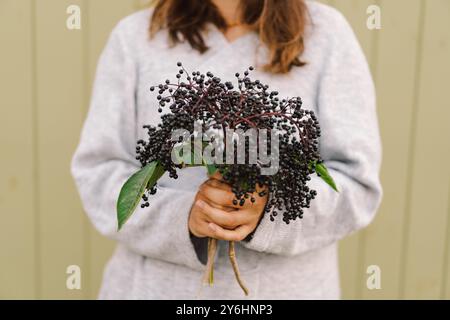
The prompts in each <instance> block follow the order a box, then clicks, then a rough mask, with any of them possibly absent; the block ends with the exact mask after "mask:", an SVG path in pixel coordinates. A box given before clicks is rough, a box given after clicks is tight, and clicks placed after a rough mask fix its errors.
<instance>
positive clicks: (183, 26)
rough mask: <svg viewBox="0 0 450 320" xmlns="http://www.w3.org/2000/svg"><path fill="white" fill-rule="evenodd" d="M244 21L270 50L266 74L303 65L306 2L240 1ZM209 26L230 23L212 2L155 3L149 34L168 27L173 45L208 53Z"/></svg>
mask: <svg viewBox="0 0 450 320" xmlns="http://www.w3.org/2000/svg"><path fill="white" fill-rule="evenodd" d="M240 8H241V22H242V23H244V24H245V25H247V26H249V27H250V28H251V29H252V30H254V31H256V32H257V33H258V34H259V38H260V40H261V42H262V43H263V44H264V45H266V46H267V48H268V49H269V53H270V56H269V62H268V64H267V65H265V66H264V70H265V71H269V72H273V73H286V72H288V71H289V70H290V69H291V68H292V67H293V66H303V65H304V64H305V63H304V62H302V61H300V58H299V57H300V56H301V54H302V53H303V51H304V40H303V38H304V32H305V25H306V18H307V9H306V5H305V2H304V0H241V2H240ZM207 23H213V24H214V25H215V26H216V27H217V28H218V29H220V30H226V29H227V23H226V21H225V19H224V18H223V17H222V16H221V14H220V12H219V10H218V9H217V7H216V6H215V5H214V4H213V3H212V2H211V1H210V0H156V6H155V10H154V12H153V16H152V19H151V23H150V35H151V36H153V35H154V34H155V33H156V32H158V31H159V30H161V29H164V28H167V30H168V32H169V37H170V40H171V41H172V43H173V44H176V43H179V42H182V41H183V39H185V40H187V41H188V42H189V44H190V45H191V47H192V48H193V49H195V50H198V51H199V52H201V53H203V52H205V51H206V50H208V47H207V46H206V44H205V42H204V39H203V37H202V34H201V31H202V30H203V29H204V27H205V26H206V24H207Z"/></svg>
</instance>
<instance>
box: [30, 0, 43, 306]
mask: <svg viewBox="0 0 450 320" xmlns="http://www.w3.org/2000/svg"><path fill="white" fill-rule="evenodd" d="M30 1H31V3H30V11H31V12H30V14H31V23H30V26H31V32H30V38H31V82H32V84H31V100H32V101H31V105H32V108H31V109H32V111H31V112H32V115H31V117H32V126H33V127H32V133H33V137H32V157H33V159H32V160H33V161H32V162H33V164H32V170H33V182H32V186H33V195H32V197H33V200H32V201H33V211H34V220H33V223H34V263H35V270H34V283H35V293H34V294H35V298H36V299H40V298H41V294H42V288H41V286H42V283H41V237H40V216H41V214H40V198H39V197H40V192H39V182H40V177H39V147H38V143H39V139H38V135H39V123H38V91H37V90H38V88H37V72H38V71H37V44H36V42H37V7H36V0H30Z"/></svg>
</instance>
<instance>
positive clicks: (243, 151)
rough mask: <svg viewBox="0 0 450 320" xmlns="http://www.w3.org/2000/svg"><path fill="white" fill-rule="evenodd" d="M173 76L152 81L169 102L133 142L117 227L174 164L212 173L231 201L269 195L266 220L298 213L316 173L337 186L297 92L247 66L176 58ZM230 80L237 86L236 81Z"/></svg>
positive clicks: (211, 245)
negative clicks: (226, 70) (188, 65)
mask: <svg viewBox="0 0 450 320" xmlns="http://www.w3.org/2000/svg"><path fill="white" fill-rule="evenodd" d="M177 65H178V67H179V71H178V73H177V75H176V78H177V81H176V83H172V82H171V81H170V80H166V81H165V83H163V84H160V85H158V86H156V87H151V88H150V90H151V91H157V97H156V99H157V100H158V105H159V107H158V111H159V112H163V108H167V107H168V108H169V110H168V112H165V114H163V115H162V116H161V123H160V124H159V125H158V126H149V125H146V126H144V128H145V129H146V130H147V131H148V140H147V141H144V140H139V141H137V147H136V152H137V157H136V159H137V160H139V161H140V163H141V166H142V168H141V169H140V170H139V171H138V172H136V173H135V174H133V175H132V176H131V177H130V178H129V179H128V180H127V181H126V182H125V184H124V185H123V187H122V189H121V192H120V195H119V199H118V202H117V217H118V227H119V229H120V228H121V227H122V226H123V225H124V223H125V222H126V220H127V219H128V218H129V217H130V216H131V215H132V213H133V212H134V210H135V209H136V207H137V206H138V205H139V204H140V205H141V207H142V208H145V207H148V206H149V205H150V204H149V200H150V197H151V195H153V194H155V193H156V192H157V189H158V185H157V181H158V179H159V178H161V177H162V176H163V174H164V173H165V172H167V173H168V174H169V176H170V177H171V178H173V179H177V177H178V170H182V169H183V168H185V167H193V166H205V167H206V169H207V171H208V174H209V175H219V176H220V177H221V179H222V180H223V181H224V182H226V183H228V184H229V185H230V187H231V190H232V192H233V193H234V195H235V199H234V201H233V205H235V206H236V205H240V206H243V205H244V204H245V202H246V201H250V202H252V203H253V202H255V198H254V197H255V196H260V197H265V196H267V197H268V201H267V204H266V206H265V208H264V214H268V215H269V217H270V220H271V221H274V219H275V218H276V217H277V216H278V215H279V214H281V215H282V219H283V221H284V222H285V223H287V224H289V223H290V221H293V220H296V219H301V218H302V217H303V214H304V209H305V208H308V207H309V206H310V202H311V200H313V199H314V197H315V196H316V191H315V190H311V189H310V188H309V187H308V185H307V183H308V181H309V180H310V179H311V177H310V176H311V175H312V174H314V173H316V174H318V175H319V176H320V177H321V178H322V179H323V180H324V181H325V182H326V183H327V184H329V185H330V186H331V187H332V188H333V189H334V190H336V191H337V189H336V185H335V183H334V181H333V179H332V178H331V176H330V175H329V173H328V170H327V168H326V167H325V165H324V164H323V162H322V160H321V158H320V154H319V148H318V138H319V137H320V126H319V122H318V120H317V118H316V116H315V114H314V113H313V112H312V111H309V110H305V109H303V108H302V100H301V98H299V97H294V98H283V99H280V98H279V97H278V92H276V91H269V86H268V85H266V84H263V83H261V81H259V80H252V79H251V78H250V77H249V73H250V71H252V70H253V68H252V67H250V68H248V70H246V71H245V72H244V73H243V74H242V75H240V74H239V73H236V75H235V76H236V78H237V81H236V82H237V83H235V84H233V83H232V82H223V81H222V80H221V79H220V78H218V77H216V76H214V75H213V74H212V73H211V72H207V73H206V74H202V73H200V72H198V71H195V72H192V73H189V72H187V71H186V69H185V68H184V67H183V66H182V64H181V63H178V64H177ZM235 85H236V87H235ZM216 247H217V240H216V239H209V241H208V262H207V265H206V271H205V277H204V281H205V282H209V283H210V284H212V283H213V260H214V256H215V251H216ZM229 256H230V261H231V264H232V266H233V270H234V272H235V275H236V279H237V281H238V283H239V285H240V286H241V287H242V289H243V290H244V292H245V294H248V289H247V288H246V287H245V285H244V283H243V281H242V279H241V277H240V274H239V269H238V265H237V261H236V255H235V251H234V243H233V242H229Z"/></svg>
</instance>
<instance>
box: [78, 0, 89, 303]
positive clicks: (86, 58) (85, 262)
mask: <svg viewBox="0 0 450 320" xmlns="http://www.w3.org/2000/svg"><path fill="white" fill-rule="evenodd" d="M82 4H83V8H84V13H83V18H82V19H83V33H82V35H83V57H82V60H83V61H82V63H83V73H84V74H83V79H84V81H83V82H84V83H81V86H82V88H83V96H84V97H83V102H84V103H83V106H81V108H82V115H83V117H82V119H83V120H84V117H85V115H86V111H87V109H88V107H87V105H88V101H89V93H88V92H89V90H88V86H89V49H90V46H89V39H90V24H89V14H88V12H89V1H87V0H83V3H82ZM81 214H82V215H83V218H84V219H83V265H84V268H83V269H84V270H83V279H85V281H84V286H85V288H86V289H85V290H84V297H85V298H86V299H88V298H91V297H92V292H91V291H92V284H91V279H92V277H91V257H90V255H91V248H90V243H91V237H90V225H89V221H88V219H87V217H86V215H85V214H84V212H83V210H82V211H81Z"/></svg>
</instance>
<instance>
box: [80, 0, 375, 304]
mask: <svg viewBox="0 0 450 320" xmlns="http://www.w3.org/2000/svg"><path fill="white" fill-rule="evenodd" d="M307 6H308V10H309V14H310V18H311V21H310V22H309V23H308V26H307V28H306V36H305V52H304V54H303V55H302V57H301V58H302V61H305V62H306V63H307V64H306V65H305V66H304V67H294V68H293V69H292V70H291V71H290V72H289V73H288V74H283V75H274V74H270V73H265V72H263V71H261V70H260V69H259V70H258V67H259V66H261V65H263V64H265V62H266V61H267V59H268V50H267V48H265V47H264V45H261V44H260V42H259V38H258V35H257V34H256V33H248V34H246V35H244V36H242V37H240V38H238V39H237V40H235V41H233V42H231V43H230V42H228V41H227V40H226V38H225V37H224V36H223V34H222V33H221V32H220V31H219V30H218V29H217V28H216V27H214V26H213V25H208V28H207V30H206V31H205V33H204V37H205V41H206V43H207V45H208V46H209V50H208V51H207V52H206V53H204V54H200V53H199V52H197V51H196V50H193V49H192V48H191V47H190V46H189V44H188V43H181V44H178V45H176V46H171V45H170V43H169V41H168V35H167V32H163V31H161V32H159V33H157V34H156V36H155V37H154V38H152V39H149V37H148V24H149V20H150V15H151V13H152V11H151V10H152V9H146V10H143V11H140V12H137V13H135V14H132V15H131V16H128V17H126V18H124V19H123V20H121V21H120V22H119V23H118V25H117V26H116V27H115V28H114V30H113V31H112V33H111V35H110V38H109V40H108V43H107V45H106V47H105V49H104V51H103V53H102V55H101V58H100V61H99V63H98V68H97V75H96V80H95V85H94V89H93V95H92V100H91V105H90V109H89V113H88V116H87V119H86V122H85V124H84V127H83V130H82V134H81V139H80V143H79V146H78V148H77V150H76V153H75V155H74V157H73V161H72V174H73V176H74V178H75V181H76V184H77V186H78V190H79V193H80V195H81V199H82V202H83V205H84V209H85V211H86V212H87V214H88V215H89V218H90V219H91V221H92V223H93V224H94V225H95V227H96V228H97V229H98V230H99V231H100V232H101V233H102V234H104V235H105V236H107V237H110V238H112V239H115V240H116V241H117V249H116V251H115V253H114V255H113V257H112V258H111V260H110V261H109V263H108V264H107V266H106V269H105V273H104V277H103V284H102V288H101V292H100V298H101V299H196V298H201V299H241V298H245V297H244V295H243V293H242V291H241V289H240V288H239V286H238V284H237V283H236V281H235V279H234V274H233V271H232V268H231V265H230V263H229V260H228V257H227V247H226V243H225V242H222V241H219V248H218V252H217V258H216V263H215V272H214V274H215V284H214V286H213V287H204V288H202V290H199V289H200V288H201V279H202V275H203V272H204V267H205V266H204V264H203V262H202V259H200V258H201V257H202V256H204V251H205V250H206V248H205V247H204V246H201V245H195V244H196V243H198V242H199V241H192V239H191V237H190V233H189V229H188V217H189V212H190V209H191V205H192V203H193V199H194V197H195V194H196V192H197V188H198V187H199V185H200V184H201V183H202V182H203V181H205V179H207V175H206V170H205V169H204V168H189V169H183V170H181V171H180V173H179V179H178V180H173V179H170V178H169V177H168V176H163V177H162V178H161V180H160V182H159V184H158V192H157V193H156V194H155V195H154V196H152V197H151V199H150V206H149V207H146V208H140V207H138V209H137V210H136V212H135V213H134V215H133V216H132V217H131V218H130V220H129V221H128V222H127V224H126V225H125V226H124V227H123V229H122V230H121V231H120V232H118V231H117V220H116V201H117V197H118V194H119V191H120V188H121V186H122V185H123V183H124V182H125V181H126V179H127V178H128V177H129V176H130V175H131V174H132V173H133V172H135V171H136V170H138V169H139V162H138V161H137V160H136V159H135V146H136V141H137V140H138V139H143V138H145V135H146V130H144V129H143V128H142V126H143V125H145V124H152V125H155V124H157V123H158V122H159V121H160V114H159V113H158V112H157V109H158V104H157V101H156V99H155V97H154V95H153V94H151V93H150V92H149V90H148V89H149V87H150V86H151V85H155V84H158V83H160V82H161V81H164V80H165V79H167V78H171V77H173V75H175V74H176V72H177V67H176V62H177V61H181V62H183V64H184V66H185V67H186V69H187V70H190V71H196V70H198V71H201V72H206V71H211V72H213V73H214V74H215V75H217V76H219V77H221V78H222V79H230V80H232V79H234V73H235V72H238V71H244V70H245V69H246V68H248V67H249V66H250V65H252V66H255V67H256V68H257V70H256V71H254V72H253V74H252V75H253V77H254V78H257V79H260V80H261V81H262V82H264V83H268V84H269V85H270V86H271V88H272V89H273V90H277V91H279V93H280V96H282V97H293V96H300V97H301V98H302V99H303V105H304V107H305V108H308V109H312V110H314V112H315V113H316V114H317V116H318V119H319V121H320V124H321V129H322V130H321V131H322V136H321V138H320V152H321V155H322V157H323V159H324V161H325V163H326V165H327V167H328V168H329V170H330V173H331V175H332V176H333V177H334V179H335V181H336V184H337V186H338V188H339V193H336V192H334V191H333V190H332V189H331V188H330V187H329V186H328V185H326V184H325V183H324V182H323V181H321V180H320V178H318V177H317V176H316V175H313V177H312V180H311V181H310V182H309V185H310V187H311V188H313V189H315V190H317V193H318V195H317V197H316V199H315V200H313V202H312V204H311V207H310V208H309V209H306V210H305V213H304V218H303V219H302V220H297V221H295V222H292V223H290V224H289V225H286V224H285V223H284V222H283V221H282V219H276V220H275V221H274V222H271V221H270V219H269V217H268V216H264V217H263V218H262V220H261V222H260V224H259V226H258V227H257V229H256V231H255V233H254V235H253V237H252V239H251V240H250V241H246V242H240V243H237V244H236V255H237V259H238V263H239V266H240V270H241V273H242V277H243V279H244V281H245V283H246V285H247V287H248V288H249V289H250V295H249V296H248V297H247V298H248V299H338V298H339V297H340V286H339V272H338V258H337V243H338V241H339V240H340V239H342V238H344V237H345V236H347V235H349V234H351V233H352V232H355V231H357V230H359V229H361V228H363V227H365V226H367V225H368V224H369V223H370V222H371V221H372V219H373V218H374V215H375V213H376V211H377V208H378V206H379V203H380V199H381V186H380V181H379V169H380V162H381V144H380V136H379V131H378V123H377V115H376V108H375V92H374V85H373V82H372V78H371V75H370V71H369V68H368V65H367V62H366V59H365V57H364V54H363V52H362V50H361V47H360V45H359V44H358V41H357V40H356V37H355V35H354V33H353V31H352V29H351V27H350V26H349V24H348V23H347V21H346V20H345V18H344V17H343V16H342V15H341V14H340V13H339V12H337V11H336V10H335V9H332V8H330V7H328V6H325V5H322V4H319V3H316V2H312V1H307ZM197 240H198V239H197ZM200 243H201V241H200Z"/></svg>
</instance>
